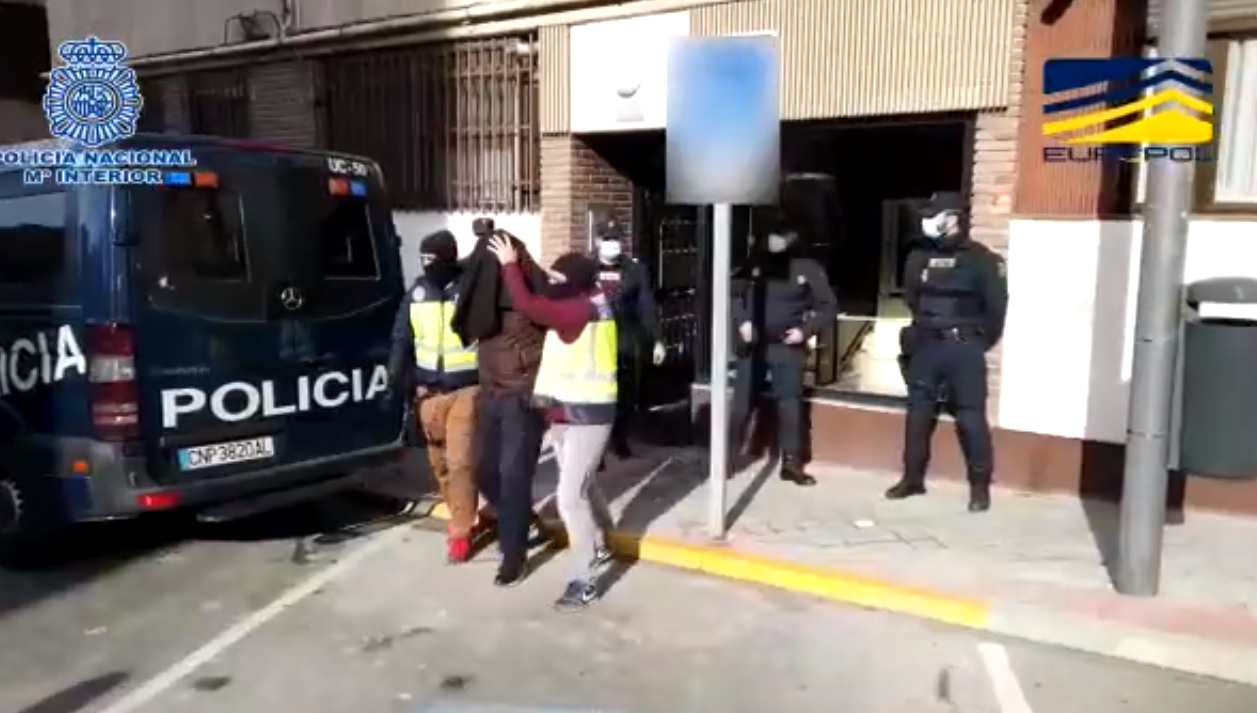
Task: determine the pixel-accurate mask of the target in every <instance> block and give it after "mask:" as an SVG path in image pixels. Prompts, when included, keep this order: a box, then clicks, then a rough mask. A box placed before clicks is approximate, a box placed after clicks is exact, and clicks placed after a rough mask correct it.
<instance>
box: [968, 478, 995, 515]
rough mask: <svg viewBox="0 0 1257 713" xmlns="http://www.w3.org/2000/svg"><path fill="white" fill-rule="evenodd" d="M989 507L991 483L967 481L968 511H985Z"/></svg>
mask: <svg viewBox="0 0 1257 713" xmlns="http://www.w3.org/2000/svg"><path fill="white" fill-rule="evenodd" d="M990 509H991V484H990V483H989V482H973V483H969V512H986V511H987V510H990Z"/></svg>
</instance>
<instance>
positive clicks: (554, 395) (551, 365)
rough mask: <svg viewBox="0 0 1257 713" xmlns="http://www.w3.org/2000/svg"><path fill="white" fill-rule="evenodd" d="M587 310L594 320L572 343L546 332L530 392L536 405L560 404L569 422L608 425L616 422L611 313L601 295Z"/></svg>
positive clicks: (613, 330) (594, 298) (614, 345)
mask: <svg viewBox="0 0 1257 713" xmlns="http://www.w3.org/2000/svg"><path fill="white" fill-rule="evenodd" d="M590 308H591V309H593V310H595V311H596V314H597V318H596V319H595V320H594V321H591V322H590V323H589V324H586V325H585V329H584V331H582V332H581V334H580V337H578V338H577V339H576V341H575V342H572V343H571V344H566V343H564V342H563V340H562V339H560V338H559V335H558V334H556V333H555V332H553V331H551V332H549V333H547V334H546V341H545V346H544V347H543V348H542V351H541V369H540V371H538V373H537V382H536V385H535V386H534V387H533V396H534V398H535V399H536V400H537V402H538V403H540V404H541V405H544V406H557V407H560V408H562V409H563V414H564V419H565V420H566V421H567V422H568V423H573V424H585V425H593V424H608V423H612V422H614V421H615V400H616V347H617V342H616V332H615V316H614V315H613V314H612V311H611V304H610V303H609V302H608V301H607V299H606V297H605V296H604V295H602V294H598V295H595V296H594V297H593V299H592V300H591V305H590Z"/></svg>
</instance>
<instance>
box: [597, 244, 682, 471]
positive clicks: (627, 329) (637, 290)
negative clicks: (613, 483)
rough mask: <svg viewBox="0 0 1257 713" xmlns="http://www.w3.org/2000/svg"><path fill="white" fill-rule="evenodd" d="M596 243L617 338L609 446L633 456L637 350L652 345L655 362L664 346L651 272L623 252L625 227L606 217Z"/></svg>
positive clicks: (638, 393)
mask: <svg viewBox="0 0 1257 713" xmlns="http://www.w3.org/2000/svg"><path fill="white" fill-rule="evenodd" d="M595 247H596V249H597V253H598V263H599V271H598V287H599V289H600V290H602V293H603V294H604V295H606V296H607V298H608V299H610V300H611V305H612V309H613V311H614V312H615V323H616V331H617V333H618V334H617V337H618V344H619V366H618V367H617V369H616V379H617V381H618V382H619V383H618V391H617V394H618V401H617V404H616V416H615V428H614V429H613V430H612V433H611V451H612V452H613V453H615V455H616V456H617V457H618V458H621V459H623V458H631V457H632V451H631V450H630V449H629V446H628V429H629V426H630V425H631V422H632V419H633V416H634V415H635V414H636V411H637V406H638V405H639V403H640V399H641V391H640V389H639V388H638V384H639V380H640V377H641V369H640V365H641V359H640V357H639V355H640V354H641V351H642V348H643V347H648V348H650V350H651V362H652V363H654V365H655V366H659V365H660V364H662V363H663V360H664V357H666V356H667V350H666V349H665V348H664V345H663V336H662V335H661V333H660V331H659V314H658V308H657V307H656V305H655V295H654V290H653V289H652V287H651V284H650V276H649V275H648V274H647V273H646V268H645V267H643V266H642V264H641V263H639V262H638V261H637V260H634V259H633V258H632V257H629V256H627V255H625V254H624V233H623V230H622V228H621V227H620V224H619V223H618V222H617V221H614V220H610V221H607V222H606V223H605V224H603V225H602V226H601V227H600V229H599V231H598V234H597V236H596V245H595Z"/></svg>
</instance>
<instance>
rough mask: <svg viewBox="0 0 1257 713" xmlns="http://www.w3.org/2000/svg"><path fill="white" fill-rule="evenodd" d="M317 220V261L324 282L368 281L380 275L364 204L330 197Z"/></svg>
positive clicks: (360, 201)
mask: <svg viewBox="0 0 1257 713" xmlns="http://www.w3.org/2000/svg"><path fill="white" fill-rule="evenodd" d="M329 198H330V200H328V201H326V202H325V205H323V206H320V208H319V211H320V214H319V215H318V217H317V219H316V220H317V228H316V230H317V233H316V235H317V236H318V238H317V239H318V242H319V245H318V249H319V262H320V267H321V272H322V275H323V277H324V278H325V279H371V280H374V279H376V278H378V277H379V276H380V268H379V265H378V264H377V263H376V256H375V240H374V239H373V237H372V235H371V220H370V213H369V212H368V209H367V204H366V202H365V201H362V200H360V199H356V198H352V197H345V198H341V199H339V200H337V199H336V198H333V197H329Z"/></svg>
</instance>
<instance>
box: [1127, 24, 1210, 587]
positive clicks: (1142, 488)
mask: <svg viewBox="0 0 1257 713" xmlns="http://www.w3.org/2000/svg"><path fill="white" fill-rule="evenodd" d="M1205 5H1206V0H1162V2H1161V28H1160V33H1161V36H1160V39H1159V40H1158V42H1157V55H1158V56H1159V57H1167V58H1175V57H1182V58H1188V57H1200V56H1202V55H1203V54H1204V48H1205V26H1206V14H1205ZM1146 168H1147V170H1148V193H1147V198H1146V199H1145V200H1144V229H1143V245H1142V251H1141V255H1140V262H1139V305H1138V312H1137V313H1136V318H1135V348H1134V360H1133V365H1132V372H1131V382H1130V403H1129V412H1128V414H1127V426H1126V464H1125V470H1124V471H1123V473H1122V484H1123V485H1122V520H1121V536H1120V539H1119V555H1118V566H1117V573H1116V577H1115V580H1116V581H1115V584H1116V586H1117V590H1118V591H1119V592H1121V593H1123V594H1131V595H1135V596H1156V594H1157V591H1158V589H1159V586H1160V581H1161V547H1162V535H1163V534H1164V533H1163V530H1164V529H1165V497H1166V489H1167V487H1168V484H1169V474H1168V472H1167V471H1168V467H1169V450H1170V449H1169V440H1168V434H1169V429H1170V421H1171V418H1172V414H1173V398H1174V375H1175V370H1176V364H1175V362H1176V360H1177V358H1178V334H1179V320H1180V318H1181V315H1180V310H1181V307H1182V281H1183V265H1184V261H1185V256H1186V248H1187V224H1188V214H1189V212H1190V211H1191V202H1192V180H1193V177H1194V175H1195V166H1194V165H1193V164H1192V163H1190V162H1179V161H1169V160H1165V159H1162V160H1158V161H1153V162H1150V163H1148V164H1146Z"/></svg>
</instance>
